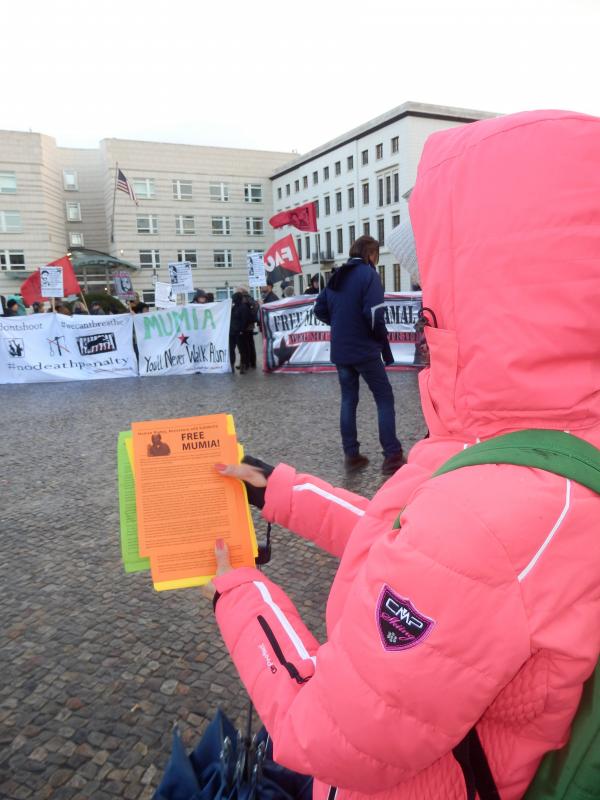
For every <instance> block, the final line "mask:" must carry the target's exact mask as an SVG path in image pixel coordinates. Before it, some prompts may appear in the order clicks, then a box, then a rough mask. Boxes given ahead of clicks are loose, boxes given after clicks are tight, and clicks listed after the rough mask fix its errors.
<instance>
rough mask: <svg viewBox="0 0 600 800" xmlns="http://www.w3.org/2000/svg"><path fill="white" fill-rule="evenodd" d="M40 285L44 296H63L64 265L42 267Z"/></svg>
mask: <svg viewBox="0 0 600 800" xmlns="http://www.w3.org/2000/svg"><path fill="white" fill-rule="evenodd" d="M40 287H41V292H42V297H62V296H63V291H64V289H63V271H62V267H50V266H48V267H40Z"/></svg>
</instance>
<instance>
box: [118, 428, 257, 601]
mask: <svg viewBox="0 0 600 800" xmlns="http://www.w3.org/2000/svg"><path fill="white" fill-rule="evenodd" d="M242 456H243V450H242V447H241V445H240V444H238V441H237V438H236V435H235V427H234V424H233V417H232V416H231V415H229V414H211V415H209V416H203V417H188V418H186V419H166V420H151V421H149V422H134V423H133V424H132V426H131V430H130V431H123V432H121V433H120V434H119V441H118V446H117V466H118V479H119V507H120V521H121V554H122V557H123V563H124V565H125V571H126V572H140V571H142V570H148V569H149V570H150V573H151V575H152V581H153V583H154V588H155V589H156V590H157V591H163V590H165V589H182V588H185V587H189V586H201V585H202V584H204V583H207V582H208V581H209V580H211V578H213V577H214V575H215V571H216V560H215V549H214V548H215V541H216V539H224V540H225V542H226V544H227V545H228V546H229V552H230V557H231V563H232V566H234V567H246V566H248V567H251V566H254V563H255V562H254V559H255V556H256V555H257V553H258V548H257V544H256V535H255V532H254V526H253V524H252V516H251V514H250V508H249V506H248V499H247V497H246V489H245V487H244V484H243V483H242V482H241V481H239V480H237V479H235V478H224V477H223V476H221V475H219V473H218V472H217V471H216V469H215V467H216V465H217V464H219V463H221V464H238V463H239V462H240V461H241V459H242Z"/></svg>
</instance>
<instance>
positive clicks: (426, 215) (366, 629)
mask: <svg viewBox="0 0 600 800" xmlns="http://www.w3.org/2000/svg"><path fill="white" fill-rule="evenodd" d="M599 187H600V120H599V119H595V118H591V117H586V116H582V115H579V114H574V113H567V112H555V111H549V112H534V113H524V114H517V115H513V116H506V117H501V118H498V119H492V120H486V121H483V122H477V123H475V124H471V125H465V126H463V127H460V128H454V129H452V130H448V131H444V132H442V133H437V134H434V135H433V136H432V137H430V139H429V140H428V142H427V144H426V146H425V149H424V153H423V157H422V159H421V163H420V166H419V173H418V179H417V183H416V186H415V189H414V191H413V194H412V197H411V202H410V212H411V219H412V223H413V227H414V232H415V239H416V244H417V253H418V259H419V265H420V271H421V280H422V285H423V292H424V305H425V306H428V307H429V308H431V309H433V310H434V312H435V314H436V317H437V323H438V327H437V328H429V329H428V330H427V339H428V344H429V348H430V352H431V367H430V368H429V369H426V370H424V371H423V372H421V374H420V389H421V399H422V405H423V411H424V414H425V417H426V421H427V424H428V427H429V430H430V434H431V436H430V438H429V439H425V440H423V441H422V442H420V443H418V444H417V445H416V446H415V447H414V448H413V449H412V451H411V453H410V457H409V460H408V464H407V465H406V466H405V467H403V468H402V469H401V470H400V471H399V472H398V473H396V475H394V476H393V477H392V478H390V480H388V481H387V482H386V483H385V484H384V486H383V487H382V488H381V489H380V490H379V491H378V492H377V494H376V495H375V496H374V497H373V499H372V500H371V501H369V500H366V499H365V498H363V497H359V496H357V495H355V494H352V493H351V492H347V491H344V490H342V489H336V488H333V487H332V486H330V485H328V484H327V483H325V482H323V481H321V480H319V479H318V478H315V477H313V476H311V475H299V474H297V473H296V472H295V471H294V470H293V469H292V468H291V467H289V466H287V465H285V464H280V465H279V466H278V467H277V468H276V469H275V472H274V473H273V474H272V476H271V477H270V479H269V482H268V487H267V491H266V505H265V508H264V511H263V514H264V516H265V518H266V519H268V520H271V521H274V522H276V523H278V524H280V525H283V526H285V527H287V528H289V529H290V530H292V531H295V532H296V533H297V534H299V535H300V536H304V537H305V538H307V539H311V540H312V541H314V542H316V543H317V544H318V545H320V546H321V547H323V548H325V549H326V550H327V551H329V552H330V553H333V554H335V555H336V556H339V557H340V558H341V563H340V567H339V570H338V573H337V575H336V578H335V581H334V584H333V587H332V590H331V594H330V597H329V601H328V605H327V630H328V640H327V642H326V643H324V644H319V643H318V642H317V641H316V640H315V639H314V637H313V636H312V635H311V633H310V631H308V630H307V628H306V627H305V626H304V624H303V623H302V620H301V618H300V616H299V614H298V611H297V610H296V608H295V607H294V606H293V604H292V603H291V601H290V600H289V598H288V597H287V596H286V595H285V593H284V592H283V591H282V590H281V589H280V588H279V587H278V586H276V585H275V584H273V583H272V582H271V581H269V580H268V579H267V578H266V577H265V576H264V574H263V573H261V572H259V571H257V570H254V569H238V570H233V571H231V572H229V573H228V574H226V575H223V576H221V577H220V578H217V579H216V581H215V583H216V587H217V590H218V591H219V592H220V593H221V597H220V599H219V601H218V603H217V606H216V616H217V620H218V623H219V625H220V628H221V631H222V634H223V637H224V639H225V642H226V644H227V646H228V648H229V650H230V652H231V654H232V657H233V659H234V661H235V664H236V666H237V668H238V670H239V673H240V675H241V678H242V680H243V682H244V684H245V686H246V688H247V690H248V692H249V694H250V696H251V697H252V700H253V701H254V704H255V706H256V708H257V710H258V712H259V714H260V716H261V718H262V720H263V721H264V723H265V725H266V727H267V729H268V730H269V732H270V733H271V735H272V738H273V741H274V748H275V758H276V759H277V760H278V761H279V762H280V763H282V764H284V765H286V766H288V767H290V768H292V769H295V770H297V771H299V772H303V773H307V774H311V775H314V776H315V778H316V780H315V789H314V797H315V798H319V800H320V799H321V798H323V799H324V798H332V797H337V798H339V800H342V799H343V800H346V799H347V800H350V798H352V800H356V799H357V798H363V797H365V796H368V797H371V798H376V799H377V800H384V798H385V799H386V800H392V798H393V800H459V798H460V800H462V799H463V798H464V797H465V795H466V793H465V782H464V779H463V774H462V771H461V768H460V767H459V765H458V763H457V762H456V760H455V759H454V757H453V755H452V749H453V748H454V747H455V746H456V745H457V744H458V743H459V742H460V741H461V739H462V738H463V737H464V736H465V734H466V733H467V732H468V731H469V729H470V728H471V727H472V726H473V725H475V724H476V723H477V729H478V732H479V736H480V738H481V740H482V743H483V746H484V748H485V751H486V753H487V756H488V760H489V762H490V766H491V769H492V772H493V775H494V777H495V780H496V783H497V785H498V788H499V791H500V795H501V797H502V800H517V798H520V797H522V796H523V794H524V792H525V790H526V788H527V786H528V784H529V783H530V781H531V779H532V777H533V775H534V773H535V771H536V768H537V766H538V764H539V761H540V759H541V757H542V756H543V754H544V753H545V752H546V751H548V750H550V749H552V748H557V747H560V746H562V745H563V744H564V742H565V741H566V740H567V738H568V735H569V726H570V723H571V720H572V718H573V716H574V714H575V711H576V708H577V705H578V702H579V698H580V694H581V688H582V684H583V682H584V681H585V680H586V678H587V677H588V676H589V675H590V673H591V672H592V669H593V668H594V665H595V663H596V661H597V659H598V655H599V651H600V546H599V540H598V518H599V514H600V498H599V497H598V496H597V495H595V494H594V493H593V492H591V491H590V490H588V489H586V488H584V487H582V486H580V485H578V484H575V483H573V482H571V481H570V480H567V479H565V478H561V477H558V476H555V475H552V474H550V473H547V472H543V471H540V470H537V469H531V468H526V467H513V466H508V465H497V466H496V465H483V466H476V467H469V468H465V469H462V470H458V471H456V472H451V473H449V474H446V475H443V476H440V477H438V478H435V479H432V480H429V477H430V475H431V473H432V472H433V471H434V470H435V469H436V468H437V467H438V466H440V465H441V464H443V463H444V462H445V461H446V460H447V459H448V458H449V457H450V456H452V455H453V454H454V453H456V452H458V451H459V450H461V449H463V448H464V447H467V446H469V445H470V444H472V443H474V442H476V441H477V440H478V439H486V438H489V437H491V436H494V435H497V434H499V433H505V432H508V431H512V430H517V429H521V428H527V427H539V428H553V429H558V430H567V431H570V432H573V433H575V434H577V435H578V436H580V437H582V438H584V439H586V440H588V441H590V442H591V443H593V444H595V445H596V446H600V192H599ZM401 509H403V511H402V515H401V528H400V529H397V530H396V529H393V527H392V526H393V521H394V519H395V518H396V516H397V515H398V513H399V511H400V510H401ZM331 787H337V791H336V790H335V789H333V788H331Z"/></svg>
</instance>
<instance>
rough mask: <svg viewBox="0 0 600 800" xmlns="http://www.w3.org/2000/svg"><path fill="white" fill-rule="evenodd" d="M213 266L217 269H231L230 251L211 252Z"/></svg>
mask: <svg viewBox="0 0 600 800" xmlns="http://www.w3.org/2000/svg"><path fill="white" fill-rule="evenodd" d="M213 266H214V267H216V268H217V269H231V267H232V266H233V259H232V258H231V250H213Z"/></svg>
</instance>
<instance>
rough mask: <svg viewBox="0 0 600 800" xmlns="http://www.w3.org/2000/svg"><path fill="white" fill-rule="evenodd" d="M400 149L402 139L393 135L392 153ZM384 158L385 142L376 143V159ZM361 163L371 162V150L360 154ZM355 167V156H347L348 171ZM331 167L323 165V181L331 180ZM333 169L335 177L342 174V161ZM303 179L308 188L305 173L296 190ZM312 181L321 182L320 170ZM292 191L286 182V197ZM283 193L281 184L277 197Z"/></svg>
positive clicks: (337, 162) (295, 189)
mask: <svg viewBox="0 0 600 800" xmlns="http://www.w3.org/2000/svg"><path fill="white" fill-rule="evenodd" d="M399 150H400V141H399V138H398V137H397V136H393V137H392V138H391V139H390V153H391V154H394V153H398V152H399ZM382 158H383V142H380V143H379V144H377V145H375V159H376V161H380V160H381V159H382ZM360 159H361V164H362V165H363V166H366V165H367V164H368V163H369V150H368V148H367V149H366V150H363V151H362V152H361V154H360ZM353 169H354V156H347V157H346V171H347V172H352V171H353ZM329 171H330V168H329V167H323V181H328V180H329ZM333 171H334V175H335V177H337V176H338V175H341V174H342V162H341V160H340V161H336V162H335V163H334V165H333ZM301 180H302V188H303V189H308V175H303V176H302V179H300V178H298V179H297V180H295V181H294V192H296V193H297V192H299V191H300V181H301ZM312 183H313V186H316V185H317V184H318V183H319V170H317V169H316V170H314V172H313V174H312ZM291 192H292V185H291V183H286V185H285V194H286V197H289V196H290V194H291ZM282 194H283V188H282V187H281V186H280V187H278V189H277V199H278V200H281V198H282Z"/></svg>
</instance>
